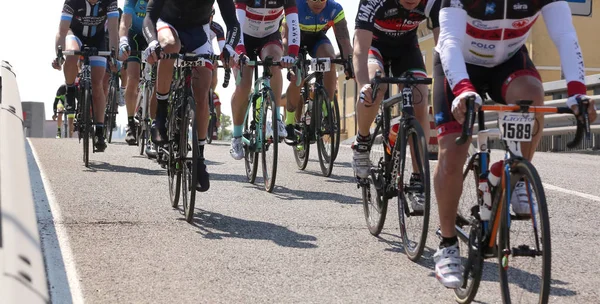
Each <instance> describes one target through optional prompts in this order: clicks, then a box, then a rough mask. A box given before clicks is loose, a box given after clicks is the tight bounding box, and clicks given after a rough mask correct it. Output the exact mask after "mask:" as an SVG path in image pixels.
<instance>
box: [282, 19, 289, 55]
mask: <svg viewBox="0 0 600 304" xmlns="http://www.w3.org/2000/svg"><path fill="white" fill-rule="evenodd" d="M288 31H289V29H288V24H287V21H286V20H285V18H283V20H281V44H283V53H284V54H287V51H288V39H287V33H288Z"/></svg>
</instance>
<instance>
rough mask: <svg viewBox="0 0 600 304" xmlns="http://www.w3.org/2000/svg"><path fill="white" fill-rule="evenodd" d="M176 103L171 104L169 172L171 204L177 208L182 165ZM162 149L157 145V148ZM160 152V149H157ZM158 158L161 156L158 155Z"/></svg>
mask: <svg viewBox="0 0 600 304" xmlns="http://www.w3.org/2000/svg"><path fill="white" fill-rule="evenodd" d="M173 104H174V103H171V105H170V106H169V124H168V125H169V128H168V136H169V142H168V146H169V155H168V158H167V162H168V163H167V174H168V176H169V198H170V199H171V206H172V207H173V208H177V207H178V206H179V196H180V194H181V175H182V167H181V162H180V161H179V138H175V133H174V132H175V130H176V129H177V127H178V126H177V119H176V116H177V114H176V113H175V109H174V107H173ZM159 149H162V148H161V147H157V150H159ZM157 152H158V151H157ZM157 158H160V156H158V155H157Z"/></svg>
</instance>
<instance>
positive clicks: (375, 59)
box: [369, 36, 427, 77]
mask: <svg viewBox="0 0 600 304" xmlns="http://www.w3.org/2000/svg"><path fill="white" fill-rule="evenodd" d="M373 63H374V64H377V65H379V67H380V69H381V70H382V71H385V67H387V66H389V67H390V68H391V72H392V75H393V76H395V77H399V76H400V75H402V73H404V72H407V71H410V72H413V73H414V74H415V76H417V77H427V70H426V69H425V63H424V62H423V54H422V53H421V48H420V47H419V41H418V40H417V38H416V36H415V38H414V39H411V41H410V42H409V43H407V44H404V45H401V46H395V47H394V48H391V47H389V46H387V45H385V44H382V43H379V42H378V41H377V40H373V42H372V44H371V49H370V50H369V64H373ZM387 72H388V71H385V73H386V75H388V73H387Z"/></svg>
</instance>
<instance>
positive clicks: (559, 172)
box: [28, 139, 600, 303]
mask: <svg viewBox="0 0 600 304" xmlns="http://www.w3.org/2000/svg"><path fill="white" fill-rule="evenodd" d="M31 147H32V148H31ZM28 151H29V152H28V153H29V155H28V159H29V161H30V174H31V177H32V184H33V190H34V198H35V200H36V204H37V208H38V217H39V221H40V229H41V235H42V241H43V248H44V254H45V257H46V263H47V267H48V273H49V277H50V288H51V293H52V296H53V302H54V303H69V302H71V301H73V302H75V303H80V302H83V301H85V302H86V303H257V302H261V303H264V302H270V303H291V302H293V303H299V302H301V303H392V302H393V303H453V302H454V293H453V291H451V290H448V289H445V288H443V287H442V285H441V284H440V283H438V282H437V280H436V279H435V278H434V276H433V267H434V263H433V260H432V254H433V252H434V250H433V249H432V248H436V246H437V244H438V242H439V240H438V238H437V237H436V236H435V233H434V231H435V230H436V228H437V226H438V218H437V216H438V215H437V204H436V202H435V200H432V213H431V222H430V232H429V237H428V242H427V246H428V247H427V248H426V250H425V256H424V257H423V259H422V260H421V261H420V262H419V263H414V262H411V261H409V260H408V259H407V257H406V255H405V254H404V252H403V249H402V243H401V239H400V238H399V229H398V220H397V212H396V211H395V210H396V208H397V207H396V204H395V202H394V201H393V200H392V202H393V203H391V205H390V207H389V208H390V212H388V217H387V221H386V226H385V228H384V231H383V233H382V234H381V236H380V238H376V237H373V236H371V235H370V234H369V232H368V230H367V228H366V224H365V219H364V215H363V209H362V205H361V196H360V195H361V194H360V191H359V190H358V189H357V188H356V185H355V182H354V178H353V173H352V168H351V164H350V161H351V150H350V149H349V148H348V147H342V148H341V150H340V154H339V156H338V160H337V164H336V167H335V168H334V171H333V174H332V176H331V177H329V178H325V177H323V176H322V175H321V171H320V168H319V165H318V158H317V157H316V155H314V154H313V155H312V156H311V161H310V162H309V164H308V167H307V169H306V171H299V170H298V169H297V167H296V164H295V161H294V158H293V154H292V150H291V148H290V147H287V146H282V147H281V149H280V151H281V152H280V162H279V169H278V174H277V182H276V188H275V191H274V193H272V194H271V193H267V192H265V191H264V189H263V187H262V177H261V171H260V168H259V174H258V176H259V177H257V182H256V184H254V185H251V184H249V183H247V182H246V178H245V175H244V163H243V161H235V160H233V159H232V158H231V157H230V156H229V143H225V142H216V143H214V144H212V145H208V146H207V147H206V156H207V159H208V160H209V161H208V162H207V163H208V167H209V172H210V175H211V189H210V191H208V192H206V193H199V194H198V195H197V203H196V208H197V209H196V214H195V219H194V223H193V224H191V225H190V224H188V223H187V222H185V220H183V215H182V210H181V209H180V210H177V209H173V208H171V206H170V204H169V196H168V186H167V176H166V171H165V170H164V169H161V168H160V167H159V166H158V165H157V164H156V162H154V161H151V160H148V159H147V158H146V157H142V156H139V155H137V153H138V152H137V147H129V146H127V145H126V144H125V143H113V144H111V145H109V147H108V149H107V150H106V152H105V153H96V154H93V155H91V156H90V160H91V166H90V168H89V169H88V168H85V167H84V166H83V162H82V148H81V145H80V144H79V143H78V142H77V140H70V139H69V140H66V139H62V140H57V139H30V147H28ZM313 151H314V150H313ZM534 164H535V165H536V166H537V168H538V170H539V172H540V174H541V176H542V179H543V182H544V183H545V186H546V194H547V200H548V205H549V211H550V218H551V219H550V221H551V229H552V242H553V243H552V246H553V248H552V249H553V250H552V257H553V260H552V262H553V263H552V290H551V303H599V300H598V299H600V292H599V291H598V289H599V288H600V277H599V276H598V270H599V269H600V254H598V252H599V251H600V248H599V245H598V244H599V243H598V240H599V239H600V232H598V228H597V227H598V223H599V222H600V221H599V220H598V215H599V214H600V187H598V185H599V181H600V173H599V172H600V158H599V156H597V155H583V154H549V153H538V154H537V155H536V159H535V161H534ZM431 167H432V170H433V168H434V167H435V162H432V165H431ZM432 191H433V187H432ZM180 208H181V207H180ZM529 280H534V278H532V276H531V275H527V274H525V275H523V276H522V282H519V285H522V287H524V288H525V289H526V288H527V286H528V284H530V282H529ZM476 300H477V301H480V302H481V303H499V302H501V299H500V289H499V283H498V276H497V263H496V260H495V259H492V260H486V263H485V273H484V281H483V282H482V284H481V287H480V289H479V293H478V295H477V298H476Z"/></svg>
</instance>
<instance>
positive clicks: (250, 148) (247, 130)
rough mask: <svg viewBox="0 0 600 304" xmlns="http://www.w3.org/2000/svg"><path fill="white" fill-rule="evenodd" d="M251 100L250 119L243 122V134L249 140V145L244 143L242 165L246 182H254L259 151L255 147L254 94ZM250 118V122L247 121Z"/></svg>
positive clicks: (255, 118)
mask: <svg viewBox="0 0 600 304" xmlns="http://www.w3.org/2000/svg"><path fill="white" fill-rule="evenodd" d="M252 96H253V97H252V102H251V103H250V105H249V107H250V111H249V114H248V115H250V117H252V119H250V118H248V119H246V121H245V123H244V133H243V136H244V138H245V139H247V140H248V141H249V142H250V145H247V144H245V143H244V144H243V145H244V167H245V168H246V178H247V179H248V182H249V183H251V184H254V182H255V181H256V173H257V172H258V156H259V154H260V153H259V152H258V149H257V145H258V136H257V135H258V131H257V129H256V123H257V122H258V120H257V117H256V99H257V97H256V96H255V95H252ZM248 120H250V123H248Z"/></svg>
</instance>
